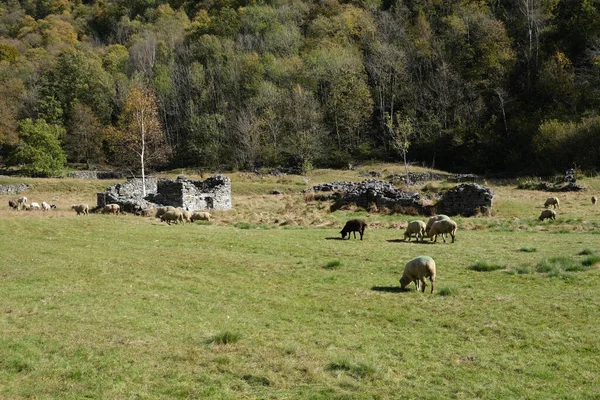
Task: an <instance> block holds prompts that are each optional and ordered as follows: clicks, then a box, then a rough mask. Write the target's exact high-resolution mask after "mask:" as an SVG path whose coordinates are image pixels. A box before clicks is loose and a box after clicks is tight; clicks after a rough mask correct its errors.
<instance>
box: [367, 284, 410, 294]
mask: <svg viewBox="0 0 600 400" xmlns="http://www.w3.org/2000/svg"><path fill="white" fill-rule="evenodd" d="M371 290H373V291H374V292H387V293H402V292H409V291H410V290H407V289H400V286H373V287H372V288H371Z"/></svg>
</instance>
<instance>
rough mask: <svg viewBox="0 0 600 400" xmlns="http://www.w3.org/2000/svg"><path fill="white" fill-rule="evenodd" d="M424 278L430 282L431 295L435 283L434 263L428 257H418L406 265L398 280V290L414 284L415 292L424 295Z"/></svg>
mask: <svg viewBox="0 0 600 400" xmlns="http://www.w3.org/2000/svg"><path fill="white" fill-rule="evenodd" d="M425 278H429V280H430V281H431V293H433V282H435V261H433V258H431V257H429V256H419V257H417V258H414V259H412V260H410V261H409V262H407V263H406V265H405V266H404V274H403V275H402V278H400V288H401V289H403V290H404V288H405V287H407V286H408V285H410V283H411V282H414V283H415V286H416V288H417V291H418V290H419V289H421V292H423V293H425V286H427V284H426V283H425Z"/></svg>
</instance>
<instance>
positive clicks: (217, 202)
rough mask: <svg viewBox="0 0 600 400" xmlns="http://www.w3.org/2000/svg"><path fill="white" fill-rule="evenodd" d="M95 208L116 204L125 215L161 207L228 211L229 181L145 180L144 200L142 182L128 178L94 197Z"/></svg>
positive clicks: (223, 179) (216, 176) (222, 176)
mask: <svg viewBox="0 0 600 400" xmlns="http://www.w3.org/2000/svg"><path fill="white" fill-rule="evenodd" d="M97 203H98V207H104V205H106V204H110V203H116V204H119V205H120V206H121V209H122V210H123V211H126V212H132V213H133V212H136V211H139V210H141V209H144V208H151V207H158V206H163V205H168V206H174V207H183V208H185V209H187V210H204V209H213V210H228V209H230V208H231V181H230V180H229V178H228V177H226V176H224V175H215V176H212V177H210V178H208V179H206V180H203V181H194V180H187V179H185V178H184V177H178V179H175V180H174V179H160V180H157V179H155V178H146V197H143V193H142V180H141V179H128V180H127V182H125V183H123V184H117V185H114V186H111V187H108V188H107V189H106V191H105V192H102V193H98V194H97Z"/></svg>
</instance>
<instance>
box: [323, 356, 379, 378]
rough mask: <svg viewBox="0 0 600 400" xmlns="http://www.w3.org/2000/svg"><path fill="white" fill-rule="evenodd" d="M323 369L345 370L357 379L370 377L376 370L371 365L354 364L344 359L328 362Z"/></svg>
mask: <svg viewBox="0 0 600 400" xmlns="http://www.w3.org/2000/svg"><path fill="white" fill-rule="evenodd" d="M325 370H327V371H343V372H347V373H348V374H350V375H351V376H353V377H355V378H358V379H361V378H367V377H371V376H373V375H375V372H377V369H376V368H375V367H373V366H371V365H367V364H363V363H358V364H354V363H352V362H350V361H349V360H346V359H342V360H338V361H333V362H330V363H329V364H327V366H326V367H325Z"/></svg>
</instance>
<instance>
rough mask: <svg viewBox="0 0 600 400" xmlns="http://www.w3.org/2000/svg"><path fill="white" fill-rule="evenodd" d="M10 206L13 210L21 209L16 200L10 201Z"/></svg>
mask: <svg viewBox="0 0 600 400" xmlns="http://www.w3.org/2000/svg"><path fill="white" fill-rule="evenodd" d="M8 206H9V207H10V208H12V209H13V210H17V209H18V208H19V203H17V201H16V200H9V201H8Z"/></svg>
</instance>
